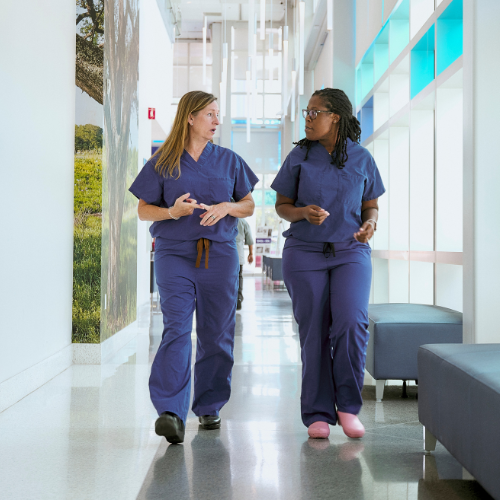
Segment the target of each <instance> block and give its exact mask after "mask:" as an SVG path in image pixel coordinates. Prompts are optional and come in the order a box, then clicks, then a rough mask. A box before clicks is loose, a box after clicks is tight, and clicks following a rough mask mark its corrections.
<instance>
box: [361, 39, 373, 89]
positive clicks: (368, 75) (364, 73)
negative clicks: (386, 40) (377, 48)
mask: <svg viewBox="0 0 500 500" xmlns="http://www.w3.org/2000/svg"><path fill="white" fill-rule="evenodd" d="M373 83H374V82H373V47H371V48H370V49H369V50H368V52H367V53H366V54H365V55H364V57H363V59H362V61H361V99H363V98H364V97H365V96H366V94H368V92H370V90H371V89H372V88H373Z"/></svg>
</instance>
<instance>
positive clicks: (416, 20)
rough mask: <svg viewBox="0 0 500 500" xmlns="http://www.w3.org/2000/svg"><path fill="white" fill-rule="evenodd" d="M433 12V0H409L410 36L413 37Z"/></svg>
mask: <svg viewBox="0 0 500 500" xmlns="http://www.w3.org/2000/svg"><path fill="white" fill-rule="evenodd" d="M433 12H434V0H411V3H410V38H413V37H414V36H415V35H416V34H417V33H418V31H419V30H420V28H421V27H422V26H423V25H424V24H425V21H427V19H429V17H430V16H431V15H432V13H433Z"/></svg>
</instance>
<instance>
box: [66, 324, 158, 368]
mask: <svg viewBox="0 0 500 500" xmlns="http://www.w3.org/2000/svg"><path fill="white" fill-rule="evenodd" d="M148 328H149V327H148ZM143 329H144V327H142V326H141V327H139V326H138V322H137V321H134V322H133V323H131V324H130V325H128V326H126V327H125V328H123V330H120V331H119V332H117V333H115V334H114V335H113V336H112V337H110V338H109V339H106V340H105V341H104V342H103V343H102V344H73V363H74V364H75V365H100V364H102V363H104V362H106V360H107V359H109V358H110V357H111V356H113V354H115V353H116V352H117V351H119V350H120V349H121V348H122V347H123V346H125V345H126V344H128V343H129V342H130V341H131V340H132V339H133V338H134V337H136V336H137V335H138V334H139V333H142V330H143Z"/></svg>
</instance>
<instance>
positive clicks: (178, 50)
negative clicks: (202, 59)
mask: <svg viewBox="0 0 500 500" xmlns="http://www.w3.org/2000/svg"><path fill="white" fill-rule="evenodd" d="M188 53H189V44H188V43H176V44H174V66H187V65H188V63H189V60H188Z"/></svg>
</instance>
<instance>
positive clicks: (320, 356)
mask: <svg viewBox="0 0 500 500" xmlns="http://www.w3.org/2000/svg"><path fill="white" fill-rule="evenodd" d="M371 274H372V269H371V250H370V247H369V246H368V245H367V244H363V243H359V242H357V241H355V240H354V241H349V242H343V243H335V257H334V256H333V255H332V254H330V255H329V256H328V258H326V257H325V255H324V253H323V243H307V242H303V241H300V240H297V239H296V238H288V239H287V242H286V244H285V249H284V251H283V277H284V280H285V284H286V286H287V288H288V291H289V293H290V297H291V299H292V305H293V313H294V316H295V319H296V320H297V323H298V325H299V336H300V345H301V355H302V395H301V412H302V421H303V423H304V425H306V426H309V425H311V424H312V423H313V422H315V421H318V420H319V421H324V422H328V423H329V424H332V425H334V424H335V423H336V421H337V418H336V409H337V410H339V411H343V412H347V413H353V414H358V413H359V411H360V409H361V406H362V404H363V399H362V397H361V390H362V388H363V379H364V369H365V360H366V347H367V344H368V337H369V333H368V301H369V296H370V287H371Z"/></svg>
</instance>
